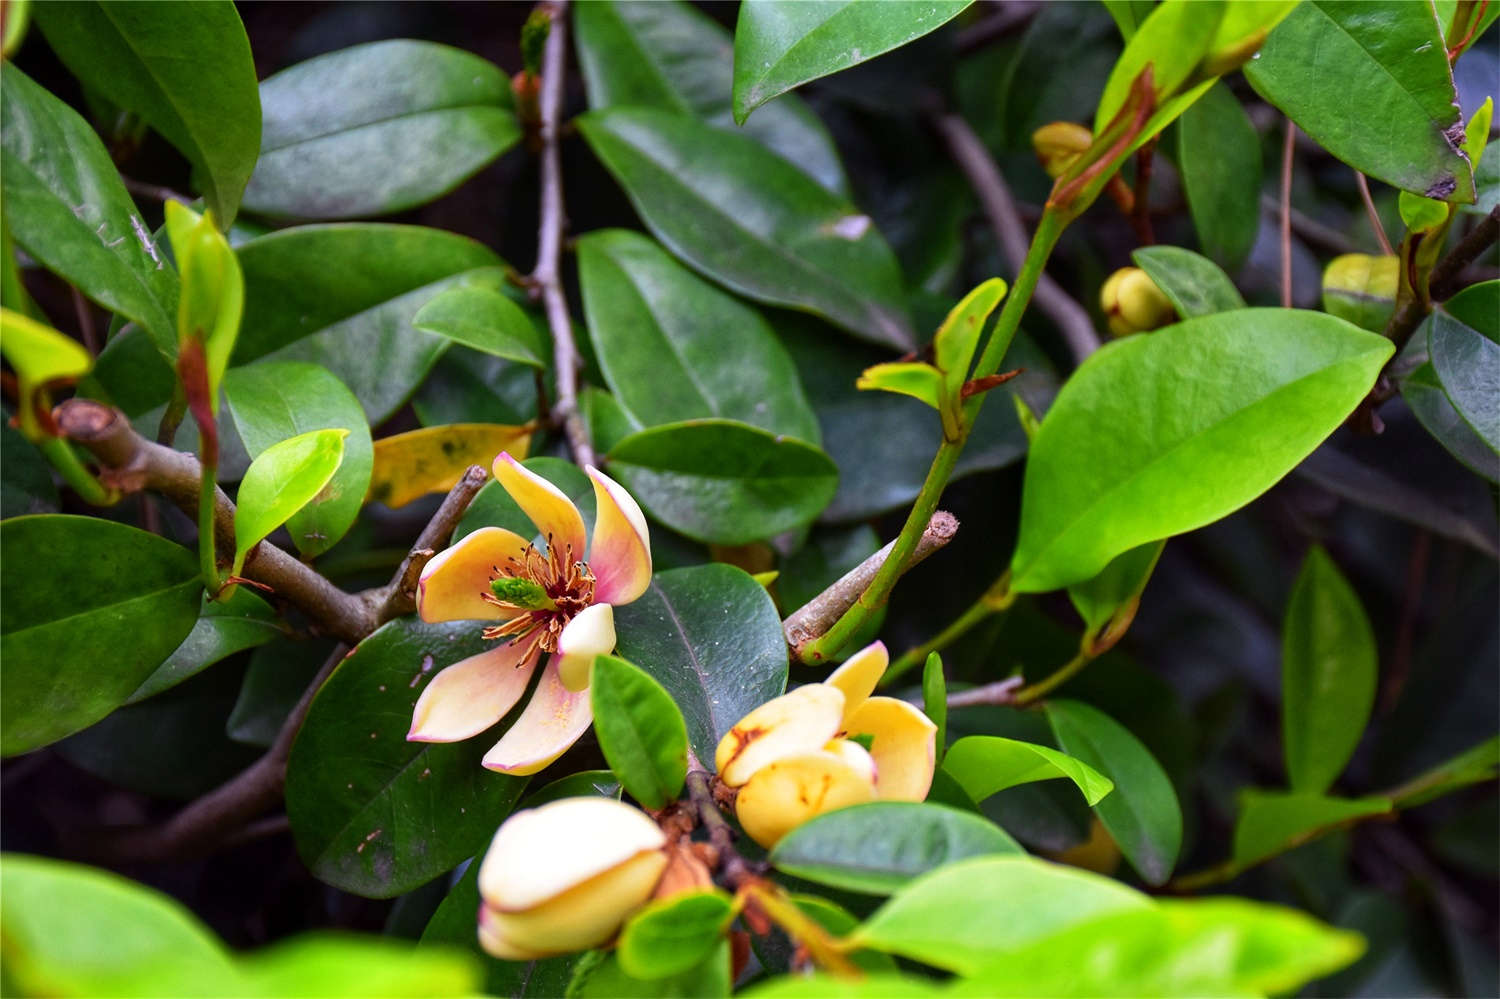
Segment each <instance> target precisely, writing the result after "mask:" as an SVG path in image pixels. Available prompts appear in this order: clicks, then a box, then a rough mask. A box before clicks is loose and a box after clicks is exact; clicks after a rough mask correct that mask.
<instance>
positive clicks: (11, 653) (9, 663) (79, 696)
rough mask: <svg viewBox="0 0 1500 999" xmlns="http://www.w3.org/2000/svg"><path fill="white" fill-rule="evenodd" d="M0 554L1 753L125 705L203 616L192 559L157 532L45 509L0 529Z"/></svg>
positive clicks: (52, 737) (16, 750)
mask: <svg viewBox="0 0 1500 999" xmlns="http://www.w3.org/2000/svg"><path fill="white" fill-rule="evenodd" d="M0 548H3V550H4V551H5V569H4V571H3V572H0V659H3V660H4V662H5V684H4V688H3V692H0V728H3V735H0V754H3V755H5V756H13V755H15V754H16V753H23V752H26V751H27V750H31V749H35V748H37V747H38V746H45V745H47V744H48V743H50V742H55V741H57V740H58V739H61V738H62V737H63V736H65V735H68V734H70V733H72V732H76V731H78V730H79V729H81V728H83V727H85V726H87V725H90V724H92V723H93V722H96V721H98V720H99V719H100V718H103V717H104V716H105V715H107V714H109V712H110V711H112V710H114V709H115V708H116V707H118V706H120V705H121V704H123V703H125V701H126V700H127V699H128V698H129V697H130V695H131V694H132V693H133V692H134V691H135V689H136V688H137V687H139V686H140V684H141V681H143V680H145V679H146V677H148V676H149V675H150V674H151V672H152V671H153V670H155V669H156V668H157V667H158V666H159V665H161V663H162V660H164V659H166V658H167V657H168V656H169V655H171V653H172V650H173V649H175V648H177V646H178V645H179V644H181V642H182V640H183V639H184V638H186V637H187V635H188V633H189V632H190V631H191V630H192V628H193V622H194V621H196V620H197V618H198V602H199V594H200V593H201V592H202V587H201V585H200V584H199V581H198V560H197V557H196V556H195V554H194V553H193V552H191V551H189V550H188V549H186V548H183V547H182V546H180V545H176V544H173V543H172V542H170V541H168V540H166V539H165V538H161V537H157V536H156V535H154V534H147V533H146V532H145V531H141V530H137V529H136V528H133V527H126V526H125V525H124V524H118V523H115V522H114V521H109V520H101V519H98V518H94V517H74V516H64V515H60V514H44V515H38V516H33V517H18V518H16V519H14V520H7V521H5V522H4V523H3V524H0ZM49 566H65V567H66V569H67V571H66V572H50V571H48V569H47V567H49Z"/></svg>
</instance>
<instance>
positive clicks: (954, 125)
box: [931, 112, 1099, 361]
mask: <svg viewBox="0 0 1500 999" xmlns="http://www.w3.org/2000/svg"><path fill="white" fill-rule="evenodd" d="M931 120H932V124H933V127H934V128H936V129H937V131H938V134H940V135H941V136H942V137H943V141H944V142H945V143H946V144H947V146H948V152H949V154H950V155H951V156H952V157H953V159H954V162H955V163H957V164H958V168H959V169H960V170H962V171H963V174H964V176H965V177H966V178H967V179H968V181H969V186H971V187H972V188H973V189H974V193H975V195H977V196H978V198H979V202H980V204H981V205H982V206H983V207H984V211H985V214H986V215H987V216H988V217H989V220H990V227H991V228H992V229H994V231H995V238H996V239H998V240H999V241H1000V248H1001V250H1002V251H1003V252H1004V254H1005V259H1006V260H1007V261H1008V262H1009V263H1010V265H1011V266H1012V267H1014V268H1016V269H1017V270H1018V271H1019V270H1020V269H1021V265H1022V262H1023V261H1024V260H1025V259H1026V252H1027V245H1028V243H1029V242H1030V240H1029V239H1028V238H1027V236H1026V229H1025V227H1024V226H1023V225H1022V224H1021V216H1020V213H1019V212H1018V211H1017V209H1016V202H1015V199H1014V198H1013V197H1012V196H1011V193H1010V188H1009V187H1008V186H1007V185H1006V183H1005V178H1004V176H1002V175H1001V173H1000V168H999V167H998V166H996V165H995V161H994V159H992V158H991V157H990V153H989V150H988V149H986V148H985V147H984V141H983V140H982V139H980V138H979V136H978V135H976V134H975V133H974V129H973V128H972V127H970V125H969V123H968V122H967V121H966V120H965V119H964V118H963V117H962V116H961V115H957V114H952V113H945V112H937V113H934V114H932V115H931ZM1011 293H1012V294H1014V293H1015V290H1014V289H1012V291H1011ZM1033 300H1034V301H1035V302H1036V304H1037V307H1038V308H1040V309H1041V310H1042V311H1043V312H1045V313H1046V314H1047V317H1048V318H1049V319H1051V320H1052V322H1053V323H1054V324H1056V326H1057V328H1058V331H1059V332H1061V333H1062V336H1063V339H1064V340H1065V341H1067V344H1068V349H1069V350H1071V351H1072V353H1073V356H1074V358H1076V359H1077V360H1079V361H1082V360H1083V359H1084V358H1085V357H1088V356H1089V355H1090V354H1092V353H1093V352H1094V351H1095V350H1097V349H1098V348H1099V335H1098V334H1097V333H1095V332H1094V324H1093V321H1092V320H1091V319H1089V314H1088V312H1087V311H1085V310H1084V308H1083V306H1081V305H1079V304H1078V303H1077V302H1075V301H1074V300H1073V299H1072V298H1071V297H1069V295H1068V293H1067V292H1065V291H1063V290H1062V287H1061V286H1060V285H1058V283H1057V282H1056V281H1053V280H1052V279H1051V278H1050V277H1048V276H1047V275H1046V274H1042V275H1041V276H1040V277H1039V278H1038V279H1037V283H1036V290H1035V292H1033Z"/></svg>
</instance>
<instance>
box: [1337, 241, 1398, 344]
mask: <svg viewBox="0 0 1500 999" xmlns="http://www.w3.org/2000/svg"><path fill="white" fill-rule="evenodd" d="M1400 283H1401V259H1400V258H1399V257H1392V256H1386V257H1372V256H1370V255H1369V254H1367V253H1346V254H1344V255H1343V256H1341V257H1334V258H1333V259H1332V260H1331V261H1329V262H1328V268H1327V269H1326V270H1325V271H1323V311H1324V312H1327V313H1328V314H1329V315H1331V316H1338V317H1339V318H1340V319H1345V320H1348V321H1349V322H1351V323H1353V324H1354V325H1356V326H1359V327H1362V328H1364V329H1367V330H1371V331H1373V332H1376V333H1378V332H1380V331H1381V330H1383V329H1385V324H1386V323H1387V322H1389V321H1390V318H1391V313H1392V312H1394V311H1395V310H1396V291H1397V289H1398V287H1399V285H1400Z"/></svg>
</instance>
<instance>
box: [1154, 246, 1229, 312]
mask: <svg viewBox="0 0 1500 999" xmlns="http://www.w3.org/2000/svg"><path fill="white" fill-rule="evenodd" d="M1130 259H1131V260H1133V261H1135V265H1136V266H1137V267H1139V268H1140V269H1141V270H1143V271H1145V272H1146V276H1147V277H1149V278H1150V279H1151V281H1152V282H1153V283H1154V284H1155V285H1156V286H1157V287H1158V288H1160V289H1161V291H1162V294H1163V295H1166V296H1167V300H1168V301H1170V302H1171V303H1172V307H1173V308H1174V309H1176V310H1177V313H1178V314H1179V315H1180V316H1182V318H1184V319H1192V318H1193V317H1194V316H1209V315H1213V314H1214V313H1215V312H1232V311H1234V310H1235V309H1243V308H1244V307H1245V300H1244V299H1243V298H1241V297H1240V293H1239V290H1238V289H1236V288H1235V286H1234V282H1233V281H1231V280H1229V275H1228V274H1225V273H1224V271H1223V269H1222V268H1220V267H1219V265H1218V264H1216V263H1214V262H1213V261H1212V260H1209V259H1208V258H1207V257H1201V256H1199V255H1198V254H1196V253H1194V252H1193V251H1192V250H1184V249H1183V248H1182V247H1180V246H1143V247H1141V248H1140V249H1139V250H1136V251H1134V252H1133V253H1131V254H1130Z"/></svg>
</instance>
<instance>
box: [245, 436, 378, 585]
mask: <svg viewBox="0 0 1500 999" xmlns="http://www.w3.org/2000/svg"><path fill="white" fill-rule="evenodd" d="M348 436H349V431H348V430H344V429H337V430H311V431H308V432H307V433H305V434H298V435H297V436H296V437H293V438H291V439H290V440H284V441H282V442H281V443H280V444H274V445H272V446H271V447H269V448H266V450H264V451H262V452H261V453H260V457H258V458H256V459H255V460H254V461H252V462H251V463H250V468H249V469H248V470H246V472H245V477H244V478H243V479H241V480H240V488H239V493H238V495H237V497H236V499H237V500H238V502H239V506H238V508H237V509H236V510H235V512H234V572H235V574H236V575H238V574H239V571H240V569H241V568H242V567H243V566H244V564H245V556H246V555H247V554H249V552H250V549H251V548H253V547H255V546H256V545H257V544H258V543H260V541H261V539H262V538H264V537H265V536H266V535H267V534H270V533H271V532H272V531H274V530H276V528H278V527H280V526H281V525H282V524H284V523H286V521H287V519H288V518H289V517H291V516H292V514H294V513H296V512H297V511H298V510H301V509H302V508H303V507H304V506H306V505H307V504H308V503H310V502H311V501H312V500H313V498H314V497H316V496H317V495H318V494H319V493H320V492H322V491H323V487H324V486H326V485H328V480H329V479H331V478H333V473H334V472H336V471H338V467H339V463H340V462H341V461H343V460H344V438H345V437H348Z"/></svg>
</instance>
